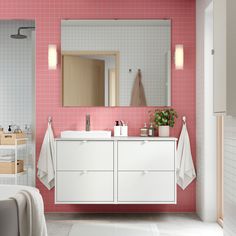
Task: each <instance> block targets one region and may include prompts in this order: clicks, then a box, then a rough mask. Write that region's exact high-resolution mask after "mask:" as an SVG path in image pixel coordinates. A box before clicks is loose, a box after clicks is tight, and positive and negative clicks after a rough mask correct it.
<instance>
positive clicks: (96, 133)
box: [61, 130, 111, 138]
mask: <svg viewBox="0 0 236 236" xmlns="http://www.w3.org/2000/svg"><path fill="white" fill-rule="evenodd" d="M110 137H111V131H107V130H92V131H84V130H82V131H62V132H61V138H110Z"/></svg>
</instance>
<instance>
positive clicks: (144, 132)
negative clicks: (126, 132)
mask: <svg viewBox="0 0 236 236" xmlns="http://www.w3.org/2000/svg"><path fill="white" fill-rule="evenodd" d="M140 136H141V137H147V136H148V128H147V124H146V123H144V127H143V128H141V129H140Z"/></svg>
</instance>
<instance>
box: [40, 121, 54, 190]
mask: <svg viewBox="0 0 236 236" xmlns="http://www.w3.org/2000/svg"><path fill="white" fill-rule="evenodd" d="M54 159H55V141H54V135H53V131H52V126H51V118H50V117H49V119H48V128H47V131H46V133H45V136H44V140H43V144H42V147H41V151H40V155H39V161H38V174H37V175H38V178H39V180H40V181H41V182H42V183H43V184H44V185H45V186H46V187H47V188H48V189H49V190H50V189H52V188H53V187H54V185H55V183H54V178H55V170H54Z"/></svg>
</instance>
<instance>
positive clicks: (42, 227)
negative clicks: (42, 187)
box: [12, 190, 48, 236]
mask: <svg viewBox="0 0 236 236" xmlns="http://www.w3.org/2000/svg"><path fill="white" fill-rule="evenodd" d="M12 199H14V200H15V201H16V204H17V208H18V221H19V232H20V236H47V235H48V234H47V226H46V222H45V217H44V206H43V199H42V196H41V194H40V193H39V191H38V190H22V191H20V192H19V193H17V194H16V195H15V196H14V197H12Z"/></svg>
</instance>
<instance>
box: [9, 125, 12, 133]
mask: <svg viewBox="0 0 236 236" xmlns="http://www.w3.org/2000/svg"><path fill="white" fill-rule="evenodd" d="M11 127H12V125H9V126H8V132H9V133H11V132H12V129H11Z"/></svg>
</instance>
